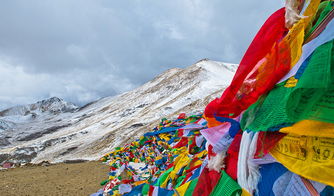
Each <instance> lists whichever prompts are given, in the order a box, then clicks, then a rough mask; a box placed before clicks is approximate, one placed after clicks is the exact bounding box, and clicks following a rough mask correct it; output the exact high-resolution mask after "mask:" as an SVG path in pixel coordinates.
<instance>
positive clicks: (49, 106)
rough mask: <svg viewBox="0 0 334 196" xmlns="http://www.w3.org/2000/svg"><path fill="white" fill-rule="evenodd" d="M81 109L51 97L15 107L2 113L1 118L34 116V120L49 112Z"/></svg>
mask: <svg viewBox="0 0 334 196" xmlns="http://www.w3.org/2000/svg"><path fill="white" fill-rule="evenodd" d="M78 108H79V107H78V106H76V105H74V104H73V103H69V102H66V101H64V100H63V99H61V98H58V97H51V98H48V99H45V100H41V101H38V102H36V103H33V104H28V105H19V106H14V107H11V108H8V109H5V110H3V111H0V116H2V117H4V116H17V115H19V116H27V115H29V114H32V116H33V118H35V117H36V115H37V114H39V113H44V112H49V113H51V114H58V113H65V112H73V111H75V110H77V109H78Z"/></svg>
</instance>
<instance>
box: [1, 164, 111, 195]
mask: <svg viewBox="0 0 334 196" xmlns="http://www.w3.org/2000/svg"><path fill="white" fill-rule="evenodd" d="M107 174H108V167H107V166H106V165H102V164H101V163H100V162H85V163H72V164H65V163H61V164H56V165H50V166H44V167H43V166H31V167H25V168H15V169H9V170H0V195H1V196H7V195H20V196H28V195H29V196H35V195H38V196H42V195H62V196H63V195H69V196H72V195H73V196H75V195H89V194H91V193H95V192H96V191H97V190H98V189H100V188H101V186H100V182H101V181H103V180H105V179H107V177H108V176H107Z"/></svg>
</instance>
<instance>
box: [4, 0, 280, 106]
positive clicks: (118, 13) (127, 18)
mask: <svg viewBox="0 0 334 196" xmlns="http://www.w3.org/2000/svg"><path fill="white" fill-rule="evenodd" d="M282 5H283V2H282V1H279V0H274V1H268V0H254V1H244V0H234V1H222V0H210V1H205V0H170V1H162V0H161V1H157V0H121V1H110V0H108V1H107V0H57V1H54V0H32V1H26V0H4V1H2V2H1V7H0V24H1V26H0V108H3V107H6V106H8V105H12V104H23V103H28V102H33V101H37V100H38V99H43V98H47V97H49V96H60V97H62V98H64V99H66V100H69V101H73V102H76V103H79V104H83V103H86V102H88V101H92V100H94V99H97V98H99V97H103V96H109V95H114V94H117V93H120V92H124V91H126V90H129V89H132V88H134V87H135V86H138V85H140V84H142V83H144V82H146V81H148V80H150V79H151V78H153V77H154V76H155V75H157V74H159V73H161V72H162V71H164V70H166V69H168V68H172V67H185V66H188V65H191V64H192V63H194V62H196V61H198V60H200V59H202V58H210V59H213V60H218V61H225V62H234V63H238V62H239V61H240V58H241V57H242V54H243V53H244V51H245V50H246V48H247V46H248V45H249V43H250V41H251V39H252V37H253V36H254V35H255V33H256V31H257V30H258V29H259V27H260V26H261V24H262V23H263V22H264V20H265V19H266V18H267V17H268V16H269V15H270V13H272V12H274V11H275V10H277V9H278V8H280V7H281V6H282Z"/></svg>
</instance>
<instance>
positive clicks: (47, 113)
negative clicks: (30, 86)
mask: <svg viewBox="0 0 334 196" xmlns="http://www.w3.org/2000/svg"><path fill="white" fill-rule="evenodd" d="M236 69H237V65H236V64H230V63H222V62H216V61H211V60H207V59H204V60H201V61H199V62H197V63H195V64H194V65H191V66H189V67H187V68H185V69H179V68H174V69H170V70H167V71H165V72H164V73H162V74H160V75H159V76H157V77H156V78H154V79H153V80H151V81H149V82H148V83H146V84H144V85H142V86H140V87H138V88H137V89H134V90H132V91H129V92H126V93H123V94H120V95H117V96H113V97H106V98H103V99H100V100H97V101H95V102H92V103H89V104H87V105H85V106H83V107H78V106H76V105H74V104H72V103H68V102H66V101H64V100H62V99H60V98H57V97H53V98H50V99H47V100H43V101H39V102H37V103H34V104H29V105H25V106H16V107H12V108H9V109H6V110H3V111H1V112H0V164H1V163H3V162H6V161H10V162H14V163H25V162H32V163H38V162H41V161H44V160H46V161H50V162H61V161H64V160H72V159H89V160H92V159H97V158H99V157H100V156H101V155H103V154H104V153H106V152H108V151H110V150H111V149H112V148H113V147H116V146H120V145H122V144H125V143H128V142H129V141H131V140H135V139H136V138H137V137H139V136H140V135H142V134H143V133H144V132H148V131H151V129H152V128H153V126H154V125H156V123H157V122H159V120H160V119H161V118H163V117H168V118H171V117H175V116H176V115H177V114H179V113H181V112H185V113H187V114H194V113H198V112H201V111H203V109H204V108H205V106H206V104H207V103H208V102H209V101H210V100H212V99H213V98H215V97H217V96H220V94H221V93H222V92H223V90H224V89H225V88H226V87H227V86H228V85H229V83H230V82H231V80H232V78H233V76H234V73H235V71H236Z"/></svg>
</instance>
